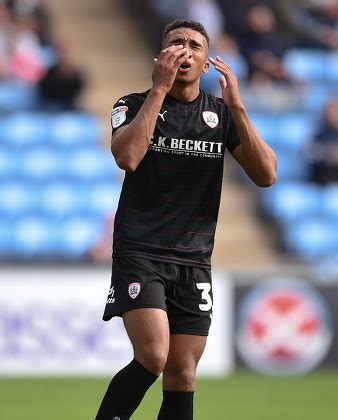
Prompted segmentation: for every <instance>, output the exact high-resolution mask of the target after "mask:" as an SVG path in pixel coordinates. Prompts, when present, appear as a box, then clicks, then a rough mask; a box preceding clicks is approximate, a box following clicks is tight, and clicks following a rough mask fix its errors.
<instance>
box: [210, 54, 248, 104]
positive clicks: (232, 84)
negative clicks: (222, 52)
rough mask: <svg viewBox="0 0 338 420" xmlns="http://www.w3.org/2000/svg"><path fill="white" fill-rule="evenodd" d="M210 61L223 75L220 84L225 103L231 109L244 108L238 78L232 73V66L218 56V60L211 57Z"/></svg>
mask: <svg viewBox="0 0 338 420" xmlns="http://www.w3.org/2000/svg"><path fill="white" fill-rule="evenodd" d="M209 61H210V62H211V64H213V65H214V67H215V69H216V70H217V71H218V72H220V73H221V76H220V78H219V83H220V85H221V89H222V96H223V100H224V103H225V104H226V105H228V107H229V108H231V107H234V106H242V101H241V98H240V94H239V88H238V81H237V77H236V76H235V75H234V73H233V72H232V70H231V68H230V66H229V65H228V64H226V63H225V62H224V61H223V60H222V59H221V58H220V57H218V56H217V57H216V59H213V58H211V57H209Z"/></svg>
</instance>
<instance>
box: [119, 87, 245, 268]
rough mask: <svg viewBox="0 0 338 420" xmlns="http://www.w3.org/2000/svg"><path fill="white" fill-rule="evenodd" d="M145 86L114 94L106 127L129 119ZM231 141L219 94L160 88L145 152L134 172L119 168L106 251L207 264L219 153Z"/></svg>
mask: <svg viewBox="0 0 338 420" xmlns="http://www.w3.org/2000/svg"><path fill="white" fill-rule="evenodd" d="M148 93H149V91H147V92H144V93H133V94H130V95H128V96H125V97H122V98H121V99H120V100H119V101H117V103H116V104H115V105H114V108H113V111H112V127H113V130H116V129H118V128H119V127H122V126H124V125H126V124H129V123H130V122H131V121H132V120H133V118H134V117H135V116H136V115H137V113H138V111H139V109H140V107H141V106H142V104H143V102H144V101H145V99H146V97H147V95H148ZM239 144H240V141H239V137H238V134H237V131H236V127H235V123H234V120H233V118H232V115H231V113H230V110H229V108H228V107H227V106H226V105H224V103H223V100H222V99H220V98H216V97H215V96H213V95H211V94H208V93H206V92H203V91H200V94H199V96H198V97H197V98H196V99H195V100H194V101H192V102H180V101H178V100H177V99H174V98H173V97H171V96H169V95H167V96H166V98H165V100H164V102H163V105H162V109H161V112H160V113H159V115H158V119H157V123H156V127H155V131H154V134H153V137H152V140H151V142H150V145H149V148H148V151H147V153H146V155H145V156H144V158H143V159H142V161H141V162H140V163H139V165H138V167H137V169H136V170H135V171H134V172H126V173H125V179H124V182H123V186H122V191H121V196H120V200H119V205H118V210H117V213H116V216H115V227H114V237H113V256H116V257H117V256H139V257H143V258H147V259H150V260H158V261H165V262H173V263H175V264H184V265H191V266H198V267H210V258H211V253H212V250H213V246H214V236H215V229H216V223H217V217H218V210H219V204H220V195H221V188H222V178H223V164H224V162H223V161H224V152H225V149H228V150H229V151H230V152H232V151H233V150H234V149H235V148H236V147H237V146H238V145H239Z"/></svg>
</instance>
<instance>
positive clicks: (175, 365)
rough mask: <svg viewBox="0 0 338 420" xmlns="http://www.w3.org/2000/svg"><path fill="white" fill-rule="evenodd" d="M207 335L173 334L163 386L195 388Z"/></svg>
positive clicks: (165, 387)
mask: <svg viewBox="0 0 338 420" xmlns="http://www.w3.org/2000/svg"><path fill="white" fill-rule="evenodd" d="M206 342H207V336H199V335H192V334H172V335H171V336H170V345H169V354H168V359H167V363H166V365H165V368H164V371H163V388H164V389H166V390H168V391H170V390H176V391H177V390H181V391H187V390H194V388H195V376H196V368H197V365H198V362H199V361H200V359H201V356H202V354H203V352H204V349H205V345H206Z"/></svg>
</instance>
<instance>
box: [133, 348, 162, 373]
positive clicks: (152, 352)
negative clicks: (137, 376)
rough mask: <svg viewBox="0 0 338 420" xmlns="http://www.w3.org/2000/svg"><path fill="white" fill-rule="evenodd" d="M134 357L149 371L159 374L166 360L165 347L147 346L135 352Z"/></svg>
mask: <svg viewBox="0 0 338 420" xmlns="http://www.w3.org/2000/svg"><path fill="white" fill-rule="evenodd" d="M135 357H136V359H137V360H138V361H139V362H140V363H141V364H142V365H143V366H144V367H145V368H146V369H147V370H149V371H150V372H151V373H153V374H155V375H159V374H160V373H162V372H163V369H164V367H165V364H166V362H167V357H168V352H167V351H166V350H165V349H160V348H153V347H148V348H147V349H144V350H143V351H141V352H139V353H138V354H135Z"/></svg>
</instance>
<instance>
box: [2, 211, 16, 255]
mask: <svg viewBox="0 0 338 420" xmlns="http://www.w3.org/2000/svg"><path fill="white" fill-rule="evenodd" d="M12 251H13V225H12V223H11V220H10V219H6V218H4V217H1V218H0V259H1V258H6V257H9V256H10V255H11V253H12Z"/></svg>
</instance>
